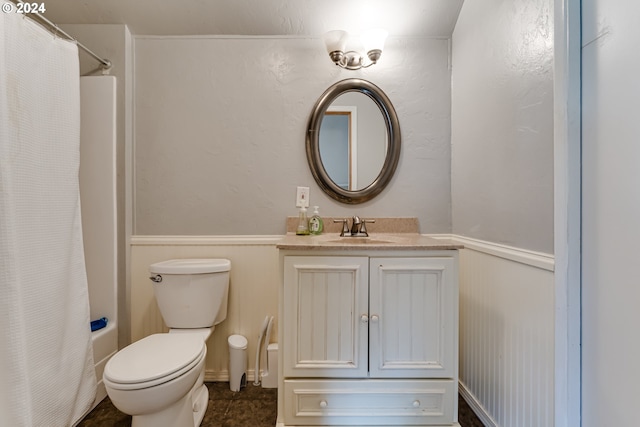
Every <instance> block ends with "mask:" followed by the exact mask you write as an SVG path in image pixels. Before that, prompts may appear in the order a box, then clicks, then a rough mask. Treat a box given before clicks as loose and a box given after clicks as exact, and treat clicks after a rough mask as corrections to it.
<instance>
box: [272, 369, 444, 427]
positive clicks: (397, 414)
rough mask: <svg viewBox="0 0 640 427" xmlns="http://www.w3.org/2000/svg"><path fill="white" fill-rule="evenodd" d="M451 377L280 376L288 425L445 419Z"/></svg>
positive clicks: (410, 422) (439, 421) (436, 421)
mask: <svg viewBox="0 0 640 427" xmlns="http://www.w3.org/2000/svg"><path fill="white" fill-rule="evenodd" d="M454 394H455V384H454V382H453V380H285V382H284V406H285V424H287V425H301V426H304V425H368V426H369V425H371V426H373V425H404V426H409V425H434V424H436V425H444V424H452V423H453V419H454V412H455V409H456V403H455V402H456V399H455V395H454Z"/></svg>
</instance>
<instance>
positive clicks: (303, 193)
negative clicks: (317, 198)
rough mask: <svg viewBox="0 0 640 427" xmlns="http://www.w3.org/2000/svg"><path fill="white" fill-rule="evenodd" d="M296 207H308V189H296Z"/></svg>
mask: <svg viewBox="0 0 640 427" xmlns="http://www.w3.org/2000/svg"><path fill="white" fill-rule="evenodd" d="M296 207H298V208H301V207H305V208H308V207H309V187H298V191H297V193H296Z"/></svg>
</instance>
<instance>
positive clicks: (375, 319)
mask: <svg viewBox="0 0 640 427" xmlns="http://www.w3.org/2000/svg"><path fill="white" fill-rule="evenodd" d="M379 319H380V318H379V317H378V315H377V314H374V315H373V316H371V323H378V320H379Z"/></svg>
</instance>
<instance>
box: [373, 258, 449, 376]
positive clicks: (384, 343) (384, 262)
mask: <svg viewBox="0 0 640 427" xmlns="http://www.w3.org/2000/svg"><path fill="white" fill-rule="evenodd" d="M454 267H455V261H454V258H447V257H439V258H371V266H370V315H369V317H370V330H369V337H370V348H369V351H370V355H369V357H370V359H369V363H370V368H369V369H370V375H371V377H372V378H385V377H386V378H389V377H395V378H453V377H454V374H455V373H456V369H455V368H456V366H455V365H456V364H457V359H456V357H455V349H456V344H457V343H456V341H457V319H458V303H457V295H458V294H457V280H456V276H455V273H454V272H455V270H454Z"/></svg>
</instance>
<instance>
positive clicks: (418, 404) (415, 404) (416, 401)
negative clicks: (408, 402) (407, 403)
mask: <svg viewBox="0 0 640 427" xmlns="http://www.w3.org/2000/svg"><path fill="white" fill-rule="evenodd" d="M413 407H414V408H419V407H420V401H419V400H414V401H413Z"/></svg>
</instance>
